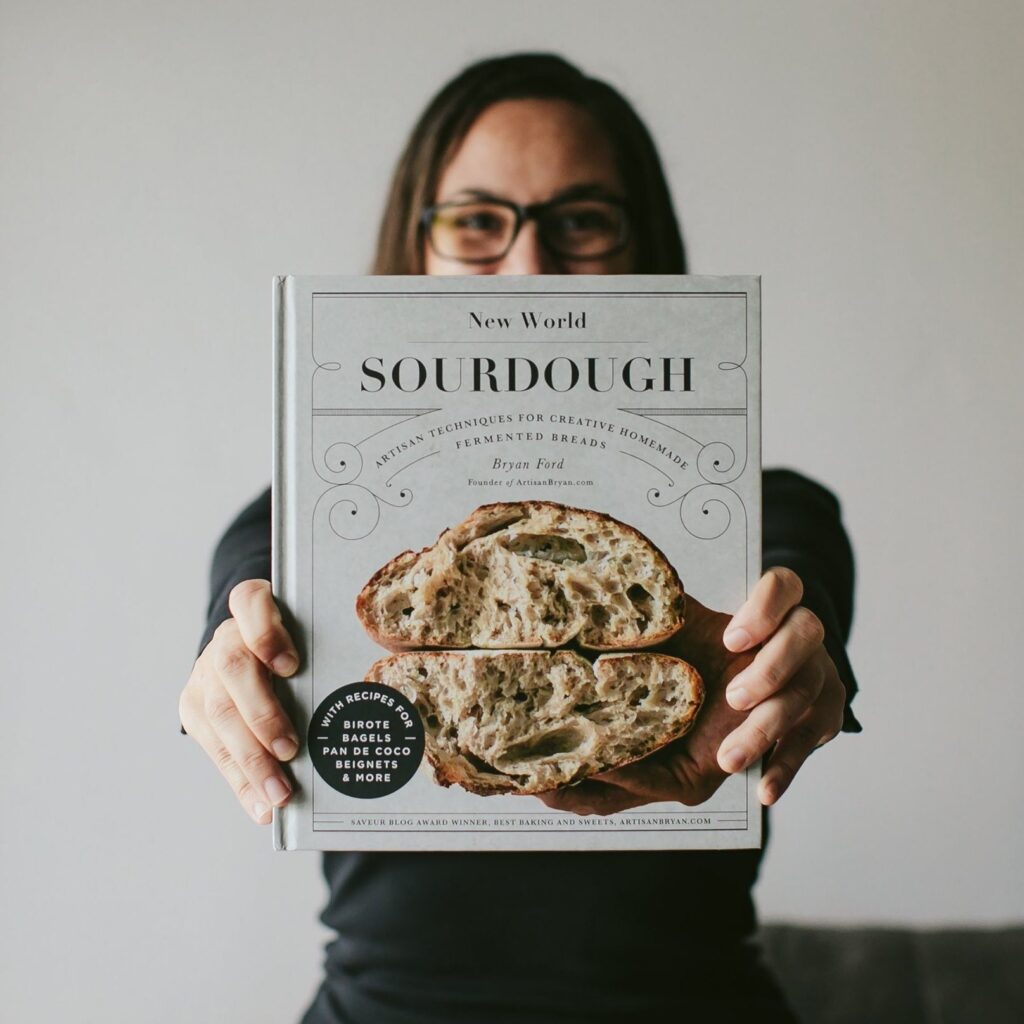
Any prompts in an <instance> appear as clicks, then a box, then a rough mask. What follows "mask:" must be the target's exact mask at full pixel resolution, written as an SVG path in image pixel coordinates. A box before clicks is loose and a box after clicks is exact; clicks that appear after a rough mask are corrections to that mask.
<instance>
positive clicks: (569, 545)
mask: <svg viewBox="0 0 1024 1024" xmlns="http://www.w3.org/2000/svg"><path fill="white" fill-rule="evenodd" d="M506 546H507V547H508V550H509V551H511V552H513V554H516V555H522V556H524V557H525V558H538V559H541V560H543V561H545V562H558V563H559V564H561V563H563V562H585V561H586V560H587V550H586V548H584V547H583V545H582V544H581V543H580V542H579V541H578V540H576V539H575V538H574V537H560V536H557V535H555V534H546V533H521V534H519V536H518V537H513V538H512V539H511V540H510V541H509V542H508V544H507V545H506Z"/></svg>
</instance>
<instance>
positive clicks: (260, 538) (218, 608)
mask: <svg viewBox="0 0 1024 1024" xmlns="http://www.w3.org/2000/svg"><path fill="white" fill-rule="evenodd" d="M270 515H271V511H270V488H269V487H268V488H267V489H266V490H265V491H264V492H263V493H262V494H261V495H260V496H259V497H258V498H256V499H255V501H253V502H252V503H251V504H249V505H247V506H246V507H245V508H244V509H242V511H241V512H239V513H238V515H237V516H236V517H235V519H234V521H233V522H232V523H231V525H230V526H229V527H228V528H227V530H225V531H224V535H223V536H222V537H221V538H220V540H219V541H218V542H217V547H216V549H215V550H214V553H213V562H212V563H211V565H210V600H209V604H208V605H207V608H206V628H205V629H204V630H203V636H202V639H201V640H200V641H199V649H198V651H197V652H196V656H197V657H198V656H199V655H200V654H202V653H203V651H204V650H205V649H206V645H207V644H208V643H209V642H210V640H211V638H212V637H213V634H214V633H215V632H216V630H217V627H218V626H219V625H220V624H221V623H222V622H224V621H225V619H229V618H231V612H230V611H229V610H228V595H229V594H230V593H231V590H232V588H233V587H234V586H235V584H236V583H241V582H242V581H243V580H269V579H270ZM181 732H182V733H184V732H185V728H184V726H182V727H181Z"/></svg>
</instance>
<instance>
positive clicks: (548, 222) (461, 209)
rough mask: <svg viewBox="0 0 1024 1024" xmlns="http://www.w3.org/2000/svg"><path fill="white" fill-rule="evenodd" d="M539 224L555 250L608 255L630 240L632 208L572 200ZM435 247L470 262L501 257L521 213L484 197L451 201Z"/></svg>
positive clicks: (435, 220)
mask: <svg viewBox="0 0 1024 1024" xmlns="http://www.w3.org/2000/svg"><path fill="white" fill-rule="evenodd" d="M537 228H538V231H539V232H540V236H541V238H542V240H543V241H544V243H545V244H546V245H547V246H548V247H549V248H550V249H551V250H552V251H554V252H556V253H559V254H560V255H563V256H570V257H576V258H577V259H595V258H598V257H601V256H606V255H608V254H609V253H611V252H613V251H614V250H615V249H617V248H618V247H619V246H620V245H622V243H623V242H624V241H625V238H626V233H627V231H628V224H627V221H626V212H625V210H624V209H623V208H622V207H621V206H618V205H617V204H615V203H609V202H606V201H604V200H601V199H571V200H566V201H565V202H564V203H557V204H555V205H553V206H550V207H548V208H547V209H546V210H543V211H542V212H540V213H539V214H538V216H537ZM429 229H430V243H431V245H432V246H433V248H434V251H435V252H436V253H437V254H438V255H439V256H443V257H447V258H449V259H456V260H463V261H465V262H473V261H483V260H491V259H499V258H500V257H501V256H504V255H505V253H506V252H507V251H508V250H509V249H510V248H511V247H512V243H513V241H514V239H515V235H516V214H515V211H514V210H513V209H512V208H511V207H508V206H503V205H501V204H500V203H491V202H487V201H484V200H480V201H470V202H459V203H446V204H442V205H441V206H439V207H437V209H436V210H435V211H434V216H433V217H432V218H431V220H430V221H429Z"/></svg>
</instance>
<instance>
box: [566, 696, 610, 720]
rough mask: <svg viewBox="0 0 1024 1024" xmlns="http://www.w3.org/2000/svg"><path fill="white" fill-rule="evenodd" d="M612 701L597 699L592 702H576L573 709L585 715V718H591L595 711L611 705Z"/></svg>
mask: <svg viewBox="0 0 1024 1024" xmlns="http://www.w3.org/2000/svg"><path fill="white" fill-rule="evenodd" d="M610 704H611V701H607V700H595V701H594V702H593V703H592V704H574V705H573V711H575V712H576V713H577V714H580V715H583V716H584V718H589V717H590V716H591V715H592V714H593V713H594V712H595V711H601V710H603V709H604V708H606V707H609V706H610Z"/></svg>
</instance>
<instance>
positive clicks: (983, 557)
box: [0, 0, 1024, 1022]
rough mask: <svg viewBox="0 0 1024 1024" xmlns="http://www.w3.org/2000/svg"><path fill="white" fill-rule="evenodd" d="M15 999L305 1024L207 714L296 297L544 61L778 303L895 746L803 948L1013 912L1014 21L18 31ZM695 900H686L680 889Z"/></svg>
mask: <svg viewBox="0 0 1024 1024" xmlns="http://www.w3.org/2000/svg"><path fill="white" fill-rule="evenodd" d="M0 19H2V20H0V138H2V140H3V141H2V148H3V153H2V158H0V233H2V243H0V244H2V252H0V301H2V318H3V319H2V322H3V342H2V345H3V357H2V374H0V396H2V425H0V453H2V459H3V463H2V464H3V496H4V500H3V502H2V505H0V517H2V527H0V564H2V566H3V570H2V573H0V576H2V587H3V598H2V600H3V604H2V608H0V616H2V619H0V621H2V623H3V642H2V646H0V652H2V653H0V659H2V664H3V667H4V670H5V683H4V686H3V688H2V696H0V701H2V705H0V707H2V710H0V722H2V734H3V741H2V744H0V759H2V766H3V809H2V813H3V820H4V826H3V830H2V839H0V842H2V882H0V885H2V904H3V906H4V908H5V912H4V917H5V927H4V929H3V939H2V942H3V945H2V948H0V972H2V990H3V1000H4V1003H5V1006H6V1009H7V1011H8V1012H9V1013H10V1015H11V1019H15V1020H19V1021H44V1020H45V1021H50V1020H59V1019H74V1020H79V1021H111V1020H113V1021H121V1020H124V1021H128V1020H143V1019H145V1020H148V1021H153V1022H165V1021H166V1022H170V1021H179V1020H184V1019H189V1020H195V1021H223V1020H241V1019H245V1020H249V1021H254V1022H258V1021H268V1022H269V1021H282V1020H291V1019H296V1018H297V1013H298V1009H299V1007H300V1006H303V1005H304V1004H305V1001H306V1000H307V999H308V997H309V995H310V993H311V992H312V989H313V987H314V985H315V983H316V978H317V973H318V964H319V946H320V944H321V943H322V942H323V941H324V939H325V937H326V932H325V931H324V930H323V929H321V928H320V926H319V925H317V924H316V922H315V914H316V912H317V911H318V909H319V905H320V902H321V899H322V895H323V890H322V886H321V882H320V879H319V874H318V868H319V864H318V860H317V858H316V856H315V855H301V854H299V855H292V856H284V855H275V854H274V853H273V852H272V851H271V849H270V835H269V832H268V831H266V830H264V831H262V832H261V831H260V830H259V829H258V828H257V827H256V826H254V825H252V824H251V823H250V822H249V821H248V820H247V818H246V817H245V815H244V814H243V813H242V812H241V811H240V810H239V809H238V807H237V806H236V805H235V803H234V799H233V797H232V796H231V794H230V793H229V791H228V789H227V787H226V786H225V785H224V784H223V783H222V782H221V780H220V778H219V776H218V775H217V773H216V772H215V770H214V769H213V767H212V766H211V765H210V764H208V763H207V762H206V760H205V757H204V756H203V755H202V754H201V752H200V751H199V749H198V748H197V747H196V746H195V745H194V744H193V743H192V742H191V741H190V740H187V739H185V738H182V737H180V736H179V735H178V734H177V699H178V693H179V691H180V689H181V686H182V685H183V683H184V681H185V679H186V677H187V675H188V672H189V669H190V667H191V663H192V659H193V656H194V647H195V644H196V642H197V639H198V636H199V633H200V628H201V624H202V611H203V606H204V601H205V573H206V567H207V562H208V557H209V554H210V551H211V548H212V545H213V542H214V540H215V538H216V536H217V535H218V533H219V532H220V530H221V529H222V528H223V526H224V525H225V524H226V522H227V521H228V519H229V518H230V516H232V515H233V514H234V512H235V511H236V509H237V508H238V507H239V506H240V505H241V504H242V503H244V502H246V501H248V500H249V499H250V497H251V496H253V495H254V494H255V493H256V492H257V491H258V490H259V489H260V488H261V487H262V486H263V485H264V484H265V482H266V481H267V479H268V477H269V472H270V464H269V442H270V402H269V396H270V358H269V354H270V353H269V328H270V308H269V300H270V288H269V282H270V278H271V275H272V274H275V273H282V272H293V273H301V272H342V273H358V272H361V271H362V270H363V269H364V268H365V267H366V265H367V262H368V259H369V254H370V249H371V245H372V240H373V234H374V230H375V225H376V221H377V217H378V214H379V209H380V206H381V201H382V197H383V193H384V187H385V182H386V179H387V176H388V175H389V173H390V169H391V166H392V162H393V160H394V159H395V157H396V156H397V153H398V150H399V147H400V146H401V144H402V142H403V139H404V136H405V133H406V131H407V130H408V128H409V127H410V126H411V123H412V121H413V119H414V118H415V117H416V116H417V114H418V112H419V110H420V108H421V106H422V104H423V103H424V102H425V99H426V97H427V96H428V95H429V94H431V93H432V92H433V91H434V90H435V88H436V87H437V86H438V85H439V84H440V83H441V82H442V81H443V80H444V79H445V78H446V77H448V76H449V75H450V74H451V73H453V72H454V71H455V70H456V69H457V68H458V67H459V66H461V65H462V64H463V63H465V62H467V61H469V60H471V59H474V58H477V57H479V56H483V55H486V54H490V53H492V52H497V51H507V50H512V49H517V48H552V49H556V50H560V51H563V52H564V53H566V54H567V55H568V56H570V57H571V58H574V59H576V60H578V61H579V62H581V63H582V64H583V65H584V66H585V67H586V68H588V69H590V70H591V71H592V72H594V73H597V74H600V75H603V76H606V77H608V78H610V79H611V80H613V81H614V82H616V83H617V84H619V85H620V87H622V88H623V90H624V91H625V92H626V93H627V95H629V96H630V97H631V98H632V99H633V100H634V101H635V102H636V104H637V106H638V107H639V109H640V110H641V112H642V114H643V115H644V116H645V117H646V118H647V120H648V122H649V124H650V126H651V128H652V130H653V132H654V135H655V137H656V139H657V140H658V141H659V143H660V147H661V151H662V154H663V156H664V159H665V162H666V164H667V167H668V170H669V173H670V177H671V181H672V184H673V186H674V190H675V196H676V201H677V205H678V209H679V212H680V215H681V218H682V221H683V225H684V230H685V233H686V236H687V240H688V243H689V248H690V254H691V259H692V267H693V270H694V271H695V272H700V273H760V274H762V275H763V278H764V280H763V288H764V345H765V350H764V351H765V381H764V386H765V423H764V437H765V457H766V461H767V462H768V463H769V464H787V465H791V466H794V467H798V468H800V469H802V470H804V471H806V472H809V473H811V474H813V475H816V476H818V477H819V478H820V479H822V480H823V481H825V482H826V483H827V484H829V485H830V486H832V487H833V488H834V489H835V490H836V491H837V492H838V494H839V495H840V496H841V498H842V500H843V504H844V510H845V516H846V520H847V524H848V527H849V529H850V532H851V534H852V537H853V539H854V543H855V546H856V551H857V555H858V565H859V573H860V578H859V590H858V607H857V615H856V623H855V633H854V638H853V642H852V644H851V654H852V659H853V662H854V665H855V667H856V669H857V671H858V674H859V677H860V682H861V686H862V694H861V696H860V697H859V699H858V701H857V705H856V706H857V710H858V713H859V715H860V717H861V719H862V721H863V723H864V726H865V731H864V733H863V735H862V736H859V737H841V738H840V739H839V740H838V741H837V742H836V743H834V744H833V745H832V746H831V747H829V748H828V749H827V750H826V751H823V752H821V753H819V754H816V755H815V756H814V758H813V759H812V763H811V764H809V765H808V766H807V767H806V769H805V771H804V772H803V773H802V774H801V776H800V777H799V778H798V780H797V782H796V783H795V785H794V787H793V789H792V790H791V792H790V793H789V794H788V795H787V796H786V797H785V799H784V800H783V802H782V804H781V805H780V807H779V808H778V810H777V812H776V813H775V814H774V815H773V821H774V829H773V832H774V834H773V838H772V843H771V848H770V851H769V853H768V856H767V861H766V863H765V867H764V872H763V877H762V881H761V883H760V885H759V889H758V896H759V901H760V906H761V909H762V912H763V914H764V915H765V916H766V917H768V918H771V919H776V920H777V919H789V920H800V921H832V922H862V921H872V922H913V923H917V924H936V923H944V922H968V923H973V924H987V923H994V922H1002V921H1009V920H1020V919H1021V917H1022V916H1024V886H1021V884H1020V864H1021V863H1022V861H1024V828H1022V825H1021V816H1020V808H1021V800H1020V779H1021V777H1022V774H1024V755H1022V753H1021V720H1022V717H1024V687H1022V686H1021V680H1020V672H1019V669H1018V668H1017V667H1016V666H1015V665H1014V655H1015V654H1016V653H1017V652H1018V651H1019V647H1020V636H1021V624H1020V614H1019V608H1020V599H1019V588H1020V582H1021V578H1022V575H1024V572H1022V570H1024V565H1022V558H1021V543H1020V523H1019V518H1020V508H1021V503H1022V498H1024V494H1022V485H1021V473H1020V456H1021V441H1022V436H1021V435H1022V431H1021V414H1020V401H1019V396H1018V392H1019V388H1020V381H1021V379H1022V374H1024V355H1022V350H1024V346H1022V345H1021V338H1020V328H1019V325H1018V322H1017V320H1016V317H1017V302H1016V299H1015V296H1016V295H1019V294H1020V281H1021V277H1022V271H1024V260H1022V252H1024V203H1022V200H1021V186H1020V182H1021V168H1022V157H1024V132H1022V123H1024V122H1022V118H1021V106H1022V101H1024V82H1022V63H1021V60H1020V55H1021V47H1022V40H1024V5H1022V4H1021V3H1019V2H994V0H993V2H985V3H967V2H963V3H949V2H935V0H920V2H907V0H901V2H893V0H885V2H864V3H838V2H829V3H821V2H818V0H782V2H776V3H772V4H764V3H760V2H744V3H738V2H723V3H716V4H709V3H680V2H664V3H660V2H631V3H628V4H626V3H610V2H593V0H591V2H585V3H568V2H561V3H558V2H554V3H553V2H551V0H544V2H539V3H538V2H532V0H530V2H520V3H517V4H514V5H498V4H480V3H473V2H461V0H443V2H441V0H434V2H433V3H431V4H419V3H405V4H396V3H392V4H371V3H363V2H358V3H356V2H345V3H341V2H333V3H327V2H321V3H295V4H281V3H277V4H270V3H265V2H262V0H261V2H255V3H254V2H251V0H250V2H245V3H242V2H218V3H213V4H211V3H205V2H204V3H197V2H186V0H182V2H179V3H176V4H165V5H162V6H158V5H154V4H146V3H128V2H114V0H102V2H97V3H92V4H71V3H66V4H65V3H54V2H49V3H40V2H38V0H34V2H21V0H3V3H2V5H0ZM680 884H685V880H684V879H681V880H680Z"/></svg>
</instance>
